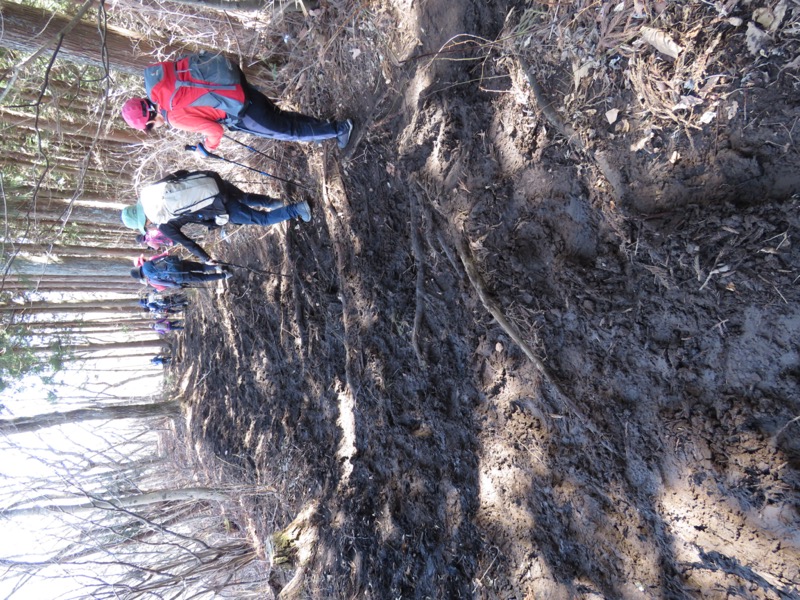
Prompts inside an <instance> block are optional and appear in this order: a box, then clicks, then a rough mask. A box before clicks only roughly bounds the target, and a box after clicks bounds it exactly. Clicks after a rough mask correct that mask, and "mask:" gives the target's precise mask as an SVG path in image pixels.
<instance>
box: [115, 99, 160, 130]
mask: <svg viewBox="0 0 800 600" xmlns="http://www.w3.org/2000/svg"><path fill="white" fill-rule="evenodd" d="M152 106H153V105H152V104H151V103H150V101H149V100H148V99H146V98H131V99H130V100H128V101H127V102H126V103H125V104H123V105H122V118H123V119H125V122H126V123H127V124H128V125H130V126H131V127H133V128H134V129H141V130H145V129H147V122H148V121H152V120H153V119H152V115H153V113H154V112H155V111H154V110H153V108H152Z"/></svg>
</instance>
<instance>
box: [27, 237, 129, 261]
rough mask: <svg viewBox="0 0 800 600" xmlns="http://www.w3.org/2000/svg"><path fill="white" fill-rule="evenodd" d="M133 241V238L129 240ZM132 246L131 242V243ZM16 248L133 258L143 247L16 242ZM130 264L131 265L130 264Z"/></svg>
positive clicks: (33, 252) (57, 253)
mask: <svg viewBox="0 0 800 600" xmlns="http://www.w3.org/2000/svg"><path fill="white" fill-rule="evenodd" d="M131 241H133V240H131ZM131 245H132V246H133V244H131ZM16 249H17V250H18V251H19V252H25V253H26V254H31V255H37V254H40V255H41V254H44V253H45V251H46V250H49V251H50V254H51V255H54V256H97V257H112V256H113V257H123V258H129V259H131V261H132V259H134V258H136V256H138V255H139V254H141V253H142V251H144V249H143V248H140V249H139V250H136V248H102V247H98V246H66V245H65V246H50V247H47V246H45V245H43V244H17V245H16ZM131 266H132V265H131Z"/></svg>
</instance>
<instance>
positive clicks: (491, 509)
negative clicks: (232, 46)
mask: <svg viewBox="0 0 800 600" xmlns="http://www.w3.org/2000/svg"><path fill="white" fill-rule="evenodd" d="M369 4H370V8H369V9H368V8H365V6H366V5H367V3H362V4H360V5H358V6H357V7H356V12H351V13H349V14H342V13H341V12H337V11H336V10H334V8H333V7H332V6H331V5H329V4H327V3H325V2H323V3H321V4H320V6H321V8H318V9H316V10H315V11H312V12H311V14H310V15H309V16H308V17H307V18H301V17H302V15H300V17H298V18H297V19H296V20H295V21H291V20H289V21H287V22H286V24H285V25H286V27H287V31H288V34H287V37H286V38H285V39H295V40H301V41H302V44H307V46H303V47H307V48H308V52H314V53H316V54H315V59H316V60H317V61H318V65H317V68H318V69H319V72H318V73H316V71H315V70H314V69H309V70H308V71H305V72H304V71H303V67H302V65H301V64H300V63H298V62H295V63H290V64H289V67H291V68H296V69H297V72H298V73H299V72H303V75H302V76H301V77H299V78H298V79H295V80H294V81H295V82H296V85H294V86H291V87H290V88H289V89H287V90H285V96H283V98H282V101H287V100H290V101H291V103H292V104H291V105H292V106H294V107H296V108H302V109H303V110H304V112H313V113H315V114H325V115H329V114H331V112H333V113H335V115H336V116H337V117H339V118H341V117H345V116H352V117H353V118H354V120H355V122H356V130H355V134H354V137H353V141H352V143H351V146H350V147H349V148H348V149H347V150H346V151H345V152H341V151H339V150H338V149H337V148H336V147H335V145H334V144H331V143H324V144H321V145H307V146H304V145H294V144H283V145H279V144H274V143H270V142H267V141H264V140H255V141H254V138H250V139H248V140H247V141H248V143H251V144H257V145H258V148H259V149H261V150H263V151H264V152H267V153H268V154H270V155H272V156H277V157H279V159H280V171H279V172H280V173H281V175H282V176H284V177H294V178H299V180H300V181H302V182H303V183H304V184H305V185H307V186H309V187H311V188H313V191H306V190H304V189H301V188H298V187H294V186H284V188H283V190H282V191H283V192H284V193H286V194H287V195H288V196H291V197H294V198H299V197H304V198H308V199H309V201H310V202H311V203H312V205H313V210H314V217H313V220H312V222H310V223H292V224H289V225H288V226H287V225H281V226H277V227H273V228H270V229H269V230H266V229H262V228H255V227H249V228H247V227H243V228H239V229H235V228H230V229H228V231H227V233H228V236H227V239H226V240H225V241H222V240H221V239H218V237H217V234H216V233H212V234H210V235H209V237H208V238H207V240H206V242H207V245H208V246H209V247H211V248H213V252H214V253H216V254H217V255H218V256H219V258H220V259H221V260H225V261H229V262H233V263H238V264H241V265H245V266H247V267H250V268H252V269H257V270H264V271H269V272H272V273H275V274H272V275H265V274H263V273H258V272H254V271H249V270H246V269H237V270H236V274H235V276H234V277H233V278H231V279H230V280H228V281H227V282H225V283H220V284H219V286H218V287H216V288H209V289H203V290H198V291H197V292H194V293H193V294H194V300H195V302H194V306H193V307H192V310H191V311H190V313H189V315H188V318H187V328H186V331H185V332H184V333H183V335H182V336H181V337H180V338H179V339H178V340H177V344H176V357H177V360H176V362H175V364H174V365H173V366H172V367H171V372H172V375H173V376H174V377H175V378H176V380H177V381H179V382H180V385H181V386H182V387H183V388H184V389H186V390H188V395H187V421H186V422H187V423H188V428H189V431H190V432H191V435H192V438H191V439H190V440H189V443H190V444H191V447H192V448H195V449H196V451H197V453H198V455H199V456H200V457H201V459H202V460H203V461H206V462H205V464H207V465H208V467H209V471H213V470H214V469H217V467H215V466H213V465H218V464H219V463H218V462H217V463H214V462H213V461H212V460H210V459H209V458H208V457H210V456H212V455H213V456H216V457H219V458H222V459H223V460H224V462H225V464H227V465H228V467H227V468H229V469H230V473H233V474H234V476H235V477H236V478H237V479H238V480H240V481H242V482H243V483H249V484H253V483H255V484H258V485H259V486H261V488H260V489H262V490H266V491H265V492H264V493H261V494H259V495H254V496H252V497H245V498H243V499H242V501H241V505H240V506H239V507H238V509H237V511H236V512H235V514H233V515H232V516H231V520H232V521H233V522H235V525H236V526H238V527H239V528H241V530H242V531H245V532H247V534H248V535H249V536H250V538H251V539H252V540H253V543H254V544H255V545H256V547H257V549H258V550H259V552H260V553H262V555H263V556H265V557H269V556H270V542H269V540H270V536H271V534H272V533H274V532H275V531H277V530H280V529H282V528H284V527H286V526H287V525H288V524H289V523H290V522H292V521H293V520H294V523H295V525H297V528H296V531H297V532H298V536H299V539H298V540H297V547H298V548H299V549H298V552H297V555H296V556H295V561H294V564H293V565H292V566H290V567H289V566H280V565H274V566H273V567H272V575H271V590H269V591H268V592H266V593H267V594H269V593H274V594H276V595H277V594H278V593H282V594H283V597H291V596H293V595H296V596H297V597H309V598H371V599H375V600H388V599H390V598H391V599H394V598H404V599H405V598H420V599H423V598H437V599H438V598H503V599H517V600H521V599H523V598H540V597H541V598H608V599H618V598H770V599H778V598H782V599H789V598H800V586H799V584H798V582H800V527H798V525H800V302H798V300H800V289H799V287H800V286H798V281H800V241H799V238H798V233H800V213H799V212H798V208H800V207H799V206H798V205H799V204H800V197H799V196H798V192H800V153H799V152H798V146H797V144H798V142H800V128H798V127H797V123H798V119H800V101H799V100H800V70H798V66H800V63H798V59H797V56H798V50H800V41H798V39H799V38H798V32H800V5H799V4H798V2H796V1H794V0H792V1H789V2H786V1H784V0H781V1H780V2H777V1H776V2H760V1H758V2H757V1H753V2H747V1H741V2H739V1H737V0H731V1H728V2H716V3H712V2H673V3H658V2H648V1H646V0H641V1H639V0H636V1H632V0H627V1H625V2H620V3H618V4H615V3H602V7H601V6H600V3H593V4H591V3H588V2H586V3H584V2H575V3H568V4H561V5H556V4H553V5H551V6H549V7H548V6H546V5H535V4H531V3H529V2H525V1H522V0H520V1H518V2H513V1H503V0H495V1H491V2H486V1H484V0H463V1H459V2H452V1H451V0H424V1H416V0H387V1H386V2H384V3H382V4H377V3H369ZM354 23H357V24H358V26H354ZM648 28H650V29H648ZM467 33H468V34H470V35H465V34H467ZM666 36H669V38H671V42H670V40H668V39H667V37H666ZM648 39H649V40H650V42H648V41H647V40H648ZM300 43H301V42H298V44H300ZM671 43H674V44H677V45H678V46H679V48H678V51H676V50H675V47H674V46H673V45H671ZM670 53H675V54H677V57H670V56H668V54H670ZM301 56H302V55H301ZM796 138H797V140H798V141H796ZM225 144H230V142H227V141H226V142H225ZM222 149H223V150H227V151H228V152H232V151H233V149H234V148H233V146H230V145H229V146H223V148H222ZM242 156H243V157H244V158H247V159H248V160H249V162H250V164H255V165H259V166H260V168H269V167H270V166H271V163H270V161H267V160H266V159H264V160H263V161H261V162H259V160H258V159H259V157H257V156H255V155H247V154H244V155H242ZM239 173H240V174H241V171H240V172H239ZM241 177H243V175H242V176H240V179H241ZM254 185H255V184H254ZM230 473H228V475H227V476H230ZM287 585H288V588H287ZM281 590H282V592H281Z"/></svg>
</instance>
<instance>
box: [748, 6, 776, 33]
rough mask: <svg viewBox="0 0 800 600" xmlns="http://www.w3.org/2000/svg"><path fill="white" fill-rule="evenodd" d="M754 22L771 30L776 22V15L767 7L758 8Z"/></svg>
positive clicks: (755, 11)
mask: <svg viewBox="0 0 800 600" xmlns="http://www.w3.org/2000/svg"><path fill="white" fill-rule="evenodd" d="M753 21H755V22H756V23H758V24H759V25H761V26H762V27H763V28H764V29H769V28H770V27H772V24H773V23H774V22H775V15H774V14H773V13H772V11H771V10H770V9H769V8H767V7H761V8H757V9H755V10H754V11H753Z"/></svg>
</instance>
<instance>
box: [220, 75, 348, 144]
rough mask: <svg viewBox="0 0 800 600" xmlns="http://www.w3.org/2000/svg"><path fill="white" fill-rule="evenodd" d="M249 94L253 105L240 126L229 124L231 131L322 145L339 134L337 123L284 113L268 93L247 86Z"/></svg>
mask: <svg viewBox="0 0 800 600" xmlns="http://www.w3.org/2000/svg"><path fill="white" fill-rule="evenodd" d="M245 93H246V94H247V99H248V100H249V101H250V106H249V107H248V108H247V110H246V111H245V113H244V115H242V116H241V117H240V119H239V122H238V123H232V124H229V125H228V128H229V129H232V130H235V131H244V132H247V133H252V134H253V135H257V136H259V137H264V138H270V139H273V140H279V141H282V142H319V141H322V140H329V139H331V138H335V137H336V135H337V124H336V123H335V122H331V121H321V120H320V119H315V118H314V117H309V116H307V115H302V114H300V113H296V112H289V111H285V110H281V109H280V108H278V107H277V106H275V104H273V103H272V101H271V100H270V99H269V98H267V97H266V96H265V95H264V94H262V93H261V92H259V91H258V90H257V89H255V88H254V87H252V86H250V85H247V84H245Z"/></svg>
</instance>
